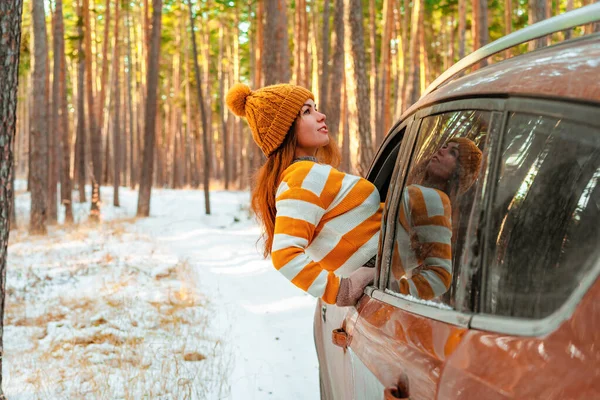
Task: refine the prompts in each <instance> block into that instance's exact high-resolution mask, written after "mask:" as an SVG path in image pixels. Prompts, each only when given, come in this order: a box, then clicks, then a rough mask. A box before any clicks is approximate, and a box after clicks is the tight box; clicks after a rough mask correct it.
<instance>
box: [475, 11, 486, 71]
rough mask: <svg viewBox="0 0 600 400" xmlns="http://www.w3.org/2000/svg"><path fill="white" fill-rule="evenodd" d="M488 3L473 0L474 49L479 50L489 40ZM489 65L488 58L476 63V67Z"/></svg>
mask: <svg viewBox="0 0 600 400" xmlns="http://www.w3.org/2000/svg"><path fill="white" fill-rule="evenodd" d="M487 16H488V5H487V0H475V1H473V21H474V22H475V21H476V23H474V24H473V31H474V35H473V37H474V43H473V50H477V49H479V48H481V47H483V46H485V45H486V44H487V43H488V41H489V30H488V20H487ZM486 65H487V61H486V60H482V61H481V62H479V63H478V64H476V65H475V66H474V67H475V68H481V67H485V66H486Z"/></svg>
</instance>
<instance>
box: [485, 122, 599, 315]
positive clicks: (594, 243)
mask: <svg viewBox="0 0 600 400" xmlns="http://www.w3.org/2000/svg"><path fill="white" fill-rule="evenodd" d="M501 147H502V148H501V150H502V160H501V166H500V173H499V178H498V181H497V186H496V192H495V198H494V199H493V203H492V209H491V210H490V211H491V213H492V215H491V216H492V227H491V228H492V231H491V235H490V239H489V240H490V242H489V243H488V244H489V245H490V246H491V248H492V251H491V252H490V255H491V256H490V259H488V260H487V263H486V265H487V268H488V270H487V275H486V276H487V278H486V279H487V282H486V283H487V284H486V293H485V302H484V312H486V313H492V314H496V315H505V316H516V317H530V318H541V317H544V316H547V315H549V314H551V313H552V312H553V311H555V310H556V309H557V308H559V307H560V306H561V305H562V304H563V303H564V302H565V300H566V299H567V298H568V297H569V296H570V295H571V294H572V292H573V290H574V289H575V288H576V286H577V285H578V284H579V282H580V281H581V279H582V278H583V277H584V275H586V273H589V272H590V269H591V268H592V267H593V265H594V262H595V260H596V259H597V258H598V256H599V255H600V254H599V250H600V189H599V187H598V181H599V179H598V178H600V132H598V131H597V130H595V129H593V128H590V127H587V126H584V125H580V124H576V123H573V122H567V121H564V120H560V119H555V118H550V117H542V116H536V115H527V114H511V115H510V116H509V120H508V125H507V132H506V134H505V137H504V139H503V143H502V146H501Z"/></svg>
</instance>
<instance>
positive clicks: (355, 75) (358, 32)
mask: <svg viewBox="0 0 600 400" xmlns="http://www.w3.org/2000/svg"><path fill="white" fill-rule="evenodd" d="M344 11H345V12H344V15H346V17H347V22H348V24H347V26H348V28H349V29H350V37H349V38H347V39H349V40H350V43H351V51H350V52H349V53H350V54H349V59H348V61H346V65H347V66H349V67H350V71H352V72H351V73H350V76H349V78H348V79H347V82H346V83H347V85H346V87H348V92H349V93H348V108H349V111H350V113H349V118H350V119H351V130H350V136H351V137H352V136H355V137H356V136H358V159H357V164H356V168H357V170H358V172H359V173H360V174H363V175H364V174H366V173H367V171H368V169H369V165H370V164H371V160H372V159H373V143H372V141H371V124H370V122H369V118H370V116H371V112H370V108H371V107H370V104H369V81H368V79H367V68H366V63H365V44H364V29H363V18H362V3H361V0H347V3H346V5H345V7H344ZM347 53H348V52H347ZM346 69H347V70H348V68H346ZM356 120H358V124H356ZM353 130H354V132H353Z"/></svg>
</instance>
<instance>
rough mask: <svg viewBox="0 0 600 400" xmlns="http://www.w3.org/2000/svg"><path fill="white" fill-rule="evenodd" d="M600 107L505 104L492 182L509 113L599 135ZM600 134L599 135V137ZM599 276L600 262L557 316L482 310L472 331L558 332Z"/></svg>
mask: <svg viewBox="0 0 600 400" xmlns="http://www.w3.org/2000/svg"><path fill="white" fill-rule="evenodd" d="M599 111H600V105H598V104H590V103H588V102H577V101H572V100H569V101H565V99H558V100H557V99H549V98H534V97H510V98H508V99H507V101H506V103H505V110H504V116H503V123H502V130H501V132H500V135H498V136H499V137H498V139H497V142H496V147H495V149H494V152H495V154H494V159H493V160H492V161H493V163H494V164H491V165H490V182H493V183H496V182H497V179H498V174H499V171H500V167H501V161H502V160H501V154H500V152H501V144H502V143H503V140H504V136H505V135H506V129H507V123H508V119H509V115H510V113H513V112H515V113H519V114H532V115H536V116H545V117H551V118H559V119H562V120H567V121H570V122H575V123H578V124H582V125H587V126H590V127H592V128H594V129H598V130H599V131H600V112H599ZM599 134H600V133H599ZM495 190H496V185H495V184H494V185H492V186H491V187H490V189H489V190H488V193H487V196H486V203H485V209H486V210H490V207H491V202H492V201H493V199H494V196H495ZM491 219H492V213H491V212H488V211H486V213H485V220H486V221H485V231H484V233H483V237H482V239H481V240H482V242H481V243H482V245H483V249H482V257H481V258H482V264H481V266H480V269H479V273H480V274H481V277H480V279H481V280H480V282H481V286H480V289H481V290H480V293H479V295H480V298H479V304H484V302H485V301H486V296H487V295H488V293H487V285H486V282H487V278H488V276H487V275H488V269H489V267H490V264H489V263H488V262H487V260H489V258H490V252H492V251H493V250H495V249H492V248H491V247H490V246H488V240H489V237H490V235H494V232H491V231H490V230H491ZM599 275H600V259H598V260H596V262H595V265H594V266H593V267H592V268H591V269H590V270H589V271H588V272H587V273H586V274H585V275H584V277H583V279H582V280H581V283H580V284H579V285H578V286H577V287H576V288H575V289H574V290H573V291H572V293H571V294H570V296H569V297H568V298H567V300H566V301H565V302H564V303H563V304H562V305H561V306H560V307H559V308H558V309H556V310H555V311H554V312H552V313H551V314H549V315H548V316H546V317H543V318H522V317H509V316H501V315H494V314H485V313H483V312H482V310H481V307H477V308H476V309H475V311H474V313H473V316H472V318H471V321H470V328H472V329H478V330H484V331H492V332H495V333H501V334H510V335H515V336H541V335H545V334H548V333H550V332H553V331H555V330H556V329H557V328H558V327H559V326H560V325H561V324H562V323H563V322H564V321H566V320H568V319H569V318H570V317H571V316H572V315H573V312H574V311H575V309H576V308H577V305H578V304H579V303H580V301H581V299H582V298H583V297H584V296H585V294H586V293H587V292H588V291H589V290H590V288H591V287H592V285H593V284H594V283H595V282H596V280H597V279H598V277H599Z"/></svg>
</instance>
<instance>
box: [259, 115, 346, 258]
mask: <svg viewBox="0 0 600 400" xmlns="http://www.w3.org/2000/svg"><path fill="white" fill-rule="evenodd" d="M295 127H296V122H294V123H293V124H292V126H291V128H290V130H289V131H288V133H287V134H286V135H285V139H284V140H283V143H282V144H281V146H279V147H278V148H277V150H275V151H274V152H273V153H272V154H271V155H270V156H269V157H268V158H267V161H266V162H265V164H264V165H263V166H262V167H260V169H259V170H258V171H257V173H256V175H255V176H254V185H253V188H252V201H251V203H250V204H251V208H252V211H253V212H254V214H255V215H256V219H257V220H258V222H259V223H260V224H261V225H262V228H263V232H262V236H261V238H262V239H263V241H264V249H263V255H264V257H265V258H267V257H268V256H269V255H270V254H271V247H273V236H274V235H275V216H276V214H277V209H276V207H275V195H276V193H277V188H278V187H279V184H280V183H281V175H282V174H283V171H285V170H286V168H287V167H289V166H290V165H291V164H292V162H293V161H294V154H295V151H296V143H297V140H296V130H295ZM317 160H318V161H319V162H320V163H323V164H329V165H331V166H333V167H337V166H338V165H339V163H340V150H339V149H338V147H337V144H336V143H335V141H334V140H333V138H332V137H331V136H330V137H329V143H328V144H327V145H326V146H324V147H322V148H320V149H319V150H318V151H317ZM259 240H260V239H259Z"/></svg>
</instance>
